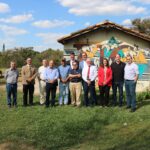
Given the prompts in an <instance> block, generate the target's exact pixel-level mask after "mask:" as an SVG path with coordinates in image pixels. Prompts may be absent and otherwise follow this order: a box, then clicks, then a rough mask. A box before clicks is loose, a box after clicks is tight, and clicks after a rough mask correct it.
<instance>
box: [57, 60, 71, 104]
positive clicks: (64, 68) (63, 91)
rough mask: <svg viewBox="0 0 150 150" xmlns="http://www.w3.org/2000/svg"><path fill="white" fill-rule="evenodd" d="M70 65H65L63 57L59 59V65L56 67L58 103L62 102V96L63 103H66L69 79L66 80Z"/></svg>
mask: <svg viewBox="0 0 150 150" xmlns="http://www.w3.org/2000/svg"><path fill="white" fill-rule="evenodd" d="M69 70H70V66H69V65H66V59H65V58H63V59H62V60H61V65H60V66H59V67H58V72H59V78H60V82H59V105H62V104H63V98H64V104H65V105H67V104H68V93H69V81H68V79H69V78H68V75H69Z"/></svg>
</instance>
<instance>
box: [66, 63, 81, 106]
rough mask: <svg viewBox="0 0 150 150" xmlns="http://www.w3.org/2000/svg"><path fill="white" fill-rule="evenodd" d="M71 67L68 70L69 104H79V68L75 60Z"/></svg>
mask: <svg viewBox="0 0 150 150" xmlns="http://www.w3.org/2000/svg"><path fill="white" fill-rule="evenodd" d="M72 65H73V69H71V70H70V72H69V79H70V84H69V88H70V93H71V104H72V105H74V106H80V104H81V91H82V85H81V81H82V80H81V70H80V69H78V67H79V66H78V63H77V62H76V61H75V62H73V64H72Z"/></svg>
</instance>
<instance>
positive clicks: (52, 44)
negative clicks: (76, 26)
mask: <svg viewBox="0 0 150 150" xmlns="http://www.w3.org/2000/svg"><path fill="white" fill-rule="evenodd" d="M36 36H37V37H40V38H41V39H42V41H43V43H44V44H45V46H44V47H47V48H54V49H57V48H60V49H62V48H63V46H62V45H61V44H59V43H58V42H57V39H59V38H60V37H62V36H64V34H62V33H37V34H36Z"/></svg>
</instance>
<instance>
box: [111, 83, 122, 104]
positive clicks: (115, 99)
mask: <svg viewBox="0 0 150 150" xmlns="http://www.w3.org/2000/svg"><path fill="white" fill-rule="evenodd" d="M117 88H118V90H119V106H122V102H123V82H113V84H112V89H113V105H116V104H117Z"/></svg>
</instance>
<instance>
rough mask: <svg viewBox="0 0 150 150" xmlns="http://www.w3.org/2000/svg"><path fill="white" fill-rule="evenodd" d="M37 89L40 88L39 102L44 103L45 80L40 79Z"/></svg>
mask: <svg viewBox="0 0 150 150" xmlns="http://www.w3.org/2000/svg"><path fill="white" fill-rule="evenodd" d="M39 89H40V104H44V103H45V100H46V82H44V81H42V80H40V81H39Z"/></svg>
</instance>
